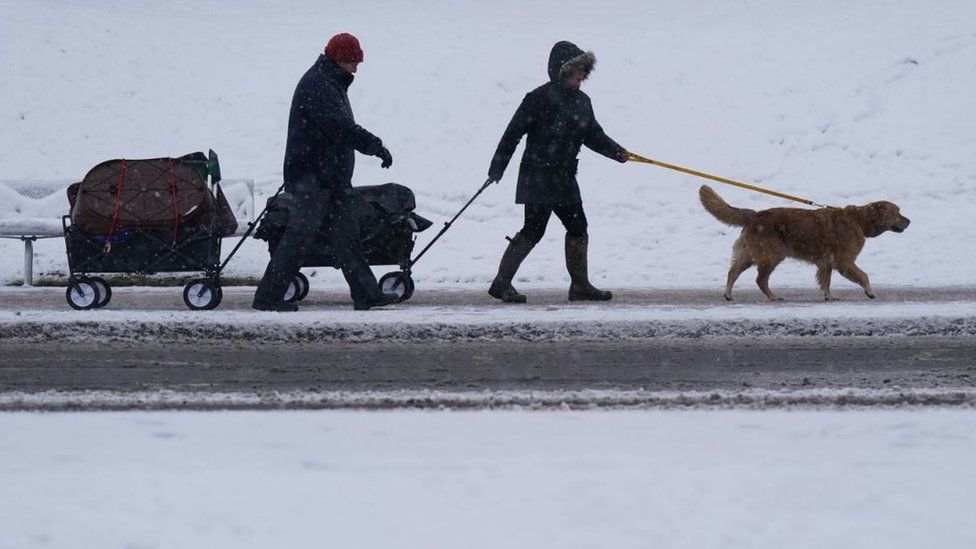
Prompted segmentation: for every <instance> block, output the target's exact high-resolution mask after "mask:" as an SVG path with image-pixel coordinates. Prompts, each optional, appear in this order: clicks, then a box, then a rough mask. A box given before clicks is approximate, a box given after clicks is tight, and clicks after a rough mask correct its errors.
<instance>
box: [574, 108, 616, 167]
mask: <svg viewBox="0 0 976 549" xmlns="http://www.w3.org/2000/svg"><path fill="white" fill-rule="evenodd" d="M583 144H584V145H586V147H587V148H589V149H591V150H592V151H594V152H597V153H600V154H602V155H603V156H606V157H607V158H612V159H614V160H616V161H617V162H626V161H627V156H626V154H627V149H625V148H623V147H621V146H620V145H619V144H617V142H616V141H614V140H613V139H610V137H608V136H607V134H606V132H604V131H603V127H602V126H600V123H599V122H597V121H596V116H595V115H594V116H593V124H592V125H590V130H589V131H588V132H587V133H586V137H585V138H583Z"/></svg>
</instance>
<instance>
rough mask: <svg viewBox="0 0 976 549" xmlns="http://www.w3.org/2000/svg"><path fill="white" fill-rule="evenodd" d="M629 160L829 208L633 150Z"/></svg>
mask: <svg viewBox="0 0 976 549" xmlns="http://www.w3.org/2000/svg"><path fill="white" fill-rule="evenodd" d="M627 160H633V161H634V162H643V163H644V164H653V165H654V166H661V167H662V168H667V169H669V170H675V171H678V172H682V173H686V174H690V175H694V176H696V177H703V178H705V179H711V180H712V181H718V182H719V183H725V184H727V185H735V186H736V187H742V188H743V189H749V190H750V191H756V192H758V193H764V194H771V195H773V196H778V197H780V198H785V199H787V200H792V201H794V202H800V203H803V204H807V205H809V206H814V207H817V208H827V207H828V206H826V205H824V204H817V203H816V202H814V201H812V200H807V199H806V198H800V197H798V196H793V195H789V194H784V193H780V192H776V191H771V190H769V189H764V188H762V187H756V186H755V185H749V184H748V183H741V182H739V181H734V180H732V179H726V178H724V177H719V176H717V175H710V174H707V173H704V172H699V171H696V170H690V169H688V168H682V167H681V166H675V165H674V164H668V163H666V162H659V161H657V160H652V159H650V158H645V157H643V156H641V155H639V154H634V153H632V152H628V153H627Z"/></svg>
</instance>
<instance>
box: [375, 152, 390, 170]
mask: <svg viewBox="0 0 976 549" xmlns="http://www.w3.org/2000/svg"><path fill="white" fill-rule="evenodd" d="M376 156H378V157H380V158H382V159H383V162H382V163H381V164H380V167H381V168H389V167H390V166H392V165H393V155H392V154H390V151H389V149H387V148H386V147H383V150H382V151H380V152H379V154H377V155H376Z"/></svg>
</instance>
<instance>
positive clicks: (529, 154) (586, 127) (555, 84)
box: [488, 42, 625, 205]
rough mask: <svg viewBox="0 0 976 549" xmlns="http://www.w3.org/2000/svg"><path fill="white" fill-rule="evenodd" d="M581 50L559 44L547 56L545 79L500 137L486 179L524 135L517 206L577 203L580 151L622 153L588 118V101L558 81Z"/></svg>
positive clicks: (498, 171) (496, 174) (497, 174)
mask: <svg viewBox="0 0 976 549" xmlns="http://www.w3.org/2000/svg"><path fill="white" fill-rule="evenodd" d="M582 54H583V51H582V50H581V49H579V48H578V47H576V46H575V45H573V44H572V43H570V42H559V43H557V44H556V45H555V46H553V48H552V52H551V53H550V54H549V78H550V81H549V82H548V83H546V84H543V85H542V86H539V87H538V88H536V89H534V90H532V91H531V92H529V93H528V94H527V95H526V96H525V99H523V100H522V104H521V105H519V108H518V110H516V111H515V116H513V117H512V121H511V122H509V124H508V128H506V129H505V133H504V134H503V135H502V138H501V141H500V142H499V143H498V148H497V150H496V151H495V156H494V158H492V161H491V168H490V169H489V170H488V176H489V177H490V178H491V179H495V180H499V179H501V178H502V175H503V174H504V173H505V168H506V167H507V166H508V163H509V161H510V160H511V158H512V155H513V154H514V153H515V148H516V147H517V146H518V143H519V141H520V140H521V139H522V136H523V135H528V138H527V139H526V144H525V153H524V154H523V155H522V163H521V165H520V166H519V177H518V185H517V187H516V190H515V202H516V203H517V204H547V205H554V204H579V203H580V202H582V199H581V198H580V191H579V184H578V183H577V182H576V166H577V162H578V161H577V159H576V157H577V155H578V154H579V151H580V147H581V146H582V145H586V146H587V147H588V148H590V149H592V150H593V151H595V152H598V153H600V154H602V155H604V156H606V157H609V158H613V159H614V160H618V161H620V162H623V161H624V160H621V159H620V158H618V155H619V154H621V153H622V152H623V151H624V150H625V149H624V148H623V147H621V146H620V145H618V144H617V143H616V142H615V141H614V140H613V139H610V138H609V137H607V134H606V133H604V132H603V128H602V127H600V124H599V123H598V122H597V120H596V117H595V116H594V115H593V107H592V105H591V104H590V98H589V96H587V95H586V94H585V93H583V92H582V91H580V90H572V89H570V88H569V87H567V86H566V85H565V84H563V83H561V81H560V75H559V72H560V69H561V68H562V67H563V65H564V64H565V63H566V62H567V61H569V60H570V59H573V58H575V57H577V56H580V55H582Z"/></svg>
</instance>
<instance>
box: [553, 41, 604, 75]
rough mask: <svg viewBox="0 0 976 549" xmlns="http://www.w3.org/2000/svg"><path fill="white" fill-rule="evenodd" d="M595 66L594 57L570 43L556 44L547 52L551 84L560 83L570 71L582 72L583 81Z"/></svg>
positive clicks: (589, 52)
mask: <svg viewBox="0 0 976 549" xmlns="http://www.w3.org/2000/svg"><path fill="white" fill-rule="evenodd" d="M594 66H596V55H595V54H594V53H593V52H591V51H587V52H584V51H583V50H582V49H580V48H579V46H577V45H576V44H573V43H572V42H567V41H565V40H564V41H562V42H557V43H556V45H554V46H553V47H552V51H551V52H549V79H550V80H552V81H553V82H560V81H562V80H563V78H565V77H566V75H567V74H569V73H570V72H572V71H575V70H579V71H582V72H583V78H584V79H585V78H586V77H588V76H589V75H590V73H591V72H593V67H594Z"/></svg>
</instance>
